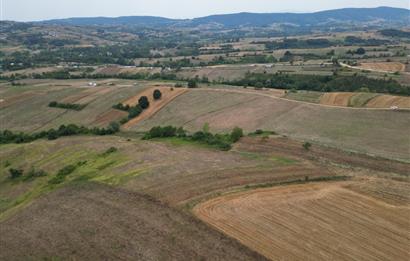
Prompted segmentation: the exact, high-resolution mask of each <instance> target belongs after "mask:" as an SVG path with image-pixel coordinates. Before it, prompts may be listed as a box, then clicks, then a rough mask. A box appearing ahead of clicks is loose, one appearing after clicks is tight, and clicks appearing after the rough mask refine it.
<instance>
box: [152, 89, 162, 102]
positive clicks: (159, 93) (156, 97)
mask: <svg viewBox="0 0 410 261" xmlns="http://www.w3.org/2000/svg"><path fill="white" fill-rule="evenodd" d="M152 96H153V98H154V100H159V99H161V97H162V93H161V91H160V90H155V91H154V93H153V95H152Z"/></svg>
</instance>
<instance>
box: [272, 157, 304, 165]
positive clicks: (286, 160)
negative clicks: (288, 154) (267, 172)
mask: <svg viewBox="0 0 410 261" xmlns="http://www.w3.org/2000/svg"><path fill="white" fill-rule="evenodd" d="M270 160H272V161H274V162H276V163H279V164H283V165H291V164H295V163H297V162H298V161H297V160H294V159H289V158H284V157H278V156H272V157H271V158H270Z"/></svg>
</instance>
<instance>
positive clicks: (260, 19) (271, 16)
mask: <svg viewBox="0 0 410 261" xmlns="http://www.w3.org/2000/svg"><path fill="white" fill-rule="evenodd" d="M43 22H44V23H48V24H70V25H106V26H109V25H140V26H203V25H209V24H216V25H219V26H223V27H243V26H248V27H260V26H269V25H272V24H294V25H296V26H322V25H329V24H341V23H342V24H343V23H371V22H373V23H374V22H377V23H378V25H381V26H383V25H391V24H402V25H410V10H408V9H402V8H392V7H377V8H344V9H336V10H329V11H322V12H315V13H266V14H262V13H237V14H222V15H211V16H206V17H200V18H194V19H169V18H163V17H154V16H126V17H117V18H108V17H90V18H68V19H57V20H48V21H43Z"/></svg>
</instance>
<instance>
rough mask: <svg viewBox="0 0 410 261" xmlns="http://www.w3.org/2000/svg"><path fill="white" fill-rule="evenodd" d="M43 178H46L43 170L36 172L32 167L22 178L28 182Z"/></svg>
mask: <svg viewBox="0 0 410 261" xmlns="http://www.w3.org/2000/svg"><path fill="white" fill-rule="evenodd" d="M44 176H47V173H46V172H45V171H44V170H36V169H35V168H34V167H32V168H31V169H30V170H29V172H28V173H27V175H26V176H25V177H24V179H25V180H29V179H33V178H38V177H44Z"/></svg>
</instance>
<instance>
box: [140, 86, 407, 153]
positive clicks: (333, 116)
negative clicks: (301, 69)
mask: <svg viewBox="0 0 410 261" xmlns="http://www.w3.org/2000/svg"><path fill="white" fill-rule="evenodd" d="M409 117H410V111H407V110H404V111H392V110H377V109H374V110H373V109H361V108H360V109H355V108H337V107H331V106H322V105H314V104H309V103H302V102H296V101H290V100H285V99H279V98H275V97H267V96H262V95H257V94H252V93H241V92H237V91H228V90H224V91H215V90H210V89H206V90H201V89H198V90H192V91H190V92H188V93H185V94H183V95H181V96H179V97H177V98H176V99H175V100H173V101H172V102H170V103H169V104H168V105H167V106H166V107H164V108H163V109H162V110H161V111H159V112H158V113H157V114H155V115H154V116H153V117H151V118H150V119H146V120H144V121H141V122H140V123H139V124H138V125H136V126H135V127H134V128H133V130H138V131H146V130H149V129H150V128H152V127H154V126H158V125H174V126H183V127H184V128H186V129H188V130H191V131H195V130H200V129H201V128H202V126H203V125H204V124H205V123H208V124H209V126H210V129H211V131H213V132H227V131H229V130H231V129H232V128H233V127H235V126H238V127H241V128H243V129H244V130H245V131H246V132H253V131H255V130H256V129H263V130H273V131H276V132H279V133H280V134H283V135H288V136H290V137H292V138H295V139H299V140H309V141H313V142H317V143H320V144H324V145H328V146H332V147H337V148H341V149H344V150H347V151H355V152H359V153H366V154H370V155H375V156H380V157H385V158H392V159H398V160H403V161H409V160H410V158H409V154H408V144H410V137H409V136H408V135H407V130H408V129H409V128H410V121H409V120H408V119H409Z"/></svg>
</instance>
